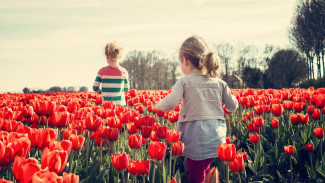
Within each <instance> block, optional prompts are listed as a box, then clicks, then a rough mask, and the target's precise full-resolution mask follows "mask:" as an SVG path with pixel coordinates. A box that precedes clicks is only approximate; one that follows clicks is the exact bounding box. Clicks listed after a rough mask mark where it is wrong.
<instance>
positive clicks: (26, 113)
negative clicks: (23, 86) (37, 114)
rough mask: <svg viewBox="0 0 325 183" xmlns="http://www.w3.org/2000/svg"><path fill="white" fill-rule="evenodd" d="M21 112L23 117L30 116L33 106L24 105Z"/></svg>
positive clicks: (32, 112)
mask: <svg viewBox="0 0 325 183" xmlns="http://www.w3.org/2000/svg"><path fill="white" fill-rule="evenodd" d="M22 112H23V116H24V117H25V118H31V117H32V116H33V114H34V108H33V106H24V107H23V110H22Z"/></svg>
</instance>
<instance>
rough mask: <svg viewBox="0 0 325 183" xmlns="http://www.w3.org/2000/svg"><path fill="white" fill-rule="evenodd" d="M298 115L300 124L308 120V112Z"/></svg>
mask: <svg viewBox="0 0 325 183" xmlns="http://www.w3.org/2000/svg"><path fill="white" fill-rule="evenodd" d="M300 116H301V124H307V123H308V121H309V116H308V114H305V115H304V114H300Z"/></svg>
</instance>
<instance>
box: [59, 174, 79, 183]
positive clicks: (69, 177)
mask: <svg viewBox="0 0 325 183" xmlns="http://www.w3.org/2000/svg"><path fill="white" fill-rule="evenodd" d="M62 178H63V183H79V175H75V174H73V173H65V172H63V175H62Z"/></svg>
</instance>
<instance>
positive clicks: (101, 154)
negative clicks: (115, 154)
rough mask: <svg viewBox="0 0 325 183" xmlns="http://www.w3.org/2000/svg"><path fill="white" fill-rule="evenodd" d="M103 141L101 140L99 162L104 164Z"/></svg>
mask: <svg viewBox="0 0 325 183" xmlns="http://www.w3.org/2000/svg"><path fill="white" fill-rule="evenodd" d="M102 151H103V140H102V138H100V151H99V153H100V156H99V158H100V159H99V162H100V163H101V162H102V157H103V152H102Z"/></svg>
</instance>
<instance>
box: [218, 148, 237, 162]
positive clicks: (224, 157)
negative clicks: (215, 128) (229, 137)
mask: <svg viewBox="0 0 325 183" xmlns="http://www.w3.org/2000/svg"><path fill="white" fill-rule="evenodd" d="M217 153H218V158H219V159H220V160H221V161H222V162H226V163H230V162H231V161H233V160H234V159H235V158H236V147H235V145H234V144H226V143H224V144H220V145H219V146H218V150H217Z"/></svg>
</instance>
